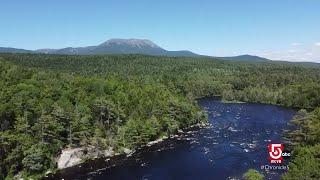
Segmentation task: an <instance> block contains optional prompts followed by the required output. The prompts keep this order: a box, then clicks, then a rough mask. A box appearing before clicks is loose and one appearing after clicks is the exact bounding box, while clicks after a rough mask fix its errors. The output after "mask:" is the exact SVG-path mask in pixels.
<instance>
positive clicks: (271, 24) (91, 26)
mask: <svg viewBox="0 0 320 180" xmlns="http://www.w3.org/2000/svg"><path fill="white" fill-rule="evenodd" d="M318 7H320V1H298V0H294V1H289V0H284V1H281V2H279V1H276V0H271V1H266V2H257V1H253V0H245V1H241V2H238V1H232V0H227V1H206V0H203V1H197V2H195V1H183V3H181V2H178V1H175V2H172V1H169V0H164V1H161V2H150V1H146V0H139V1H135V2H132V1H125V0H123V1H113V0H112V1H99V0H94V1H90V2H79V1H75V0H70V1H67V2H66V1H62V0H57V1H50V2H46V1H40V0H30V1H28V2H22V1H17V0H11V1H9V0H4V1H3V2H2V3H1V7H0V19H1V22H2V27H5V28H1V29H0V36H1V40H0V47H13V48H22V49H29V50H35V49H43V48H54V49H56V48H65V47H82V46H91V45H97V44H100V43H102V42H104V41H106V40H108V39H112V38H124V39H128V38H137V39H149V40H151V41H153V42H154V43H156V44H157V45H159V46H160V47H162V48H164V49H167V50H190V51H192V52H194V53H197V54H202V55H209V56H236V55H242V54H250V55H257V56H261V57H265V58H268V59H272V60H287V61H312V62H320V33H319V32H320V24H319V23H318V17H320V11H319V10H318Z"/></svg>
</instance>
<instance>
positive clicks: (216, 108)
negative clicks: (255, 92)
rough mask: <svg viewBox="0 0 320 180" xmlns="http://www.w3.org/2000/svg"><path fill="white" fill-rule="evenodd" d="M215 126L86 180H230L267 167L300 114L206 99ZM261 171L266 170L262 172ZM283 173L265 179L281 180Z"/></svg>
mask: <svg viewBox="0 0 320 180" xmlns="http://www.w3.org/2000/svg"><path fill="white" fill-rule="evenodd" d="M199 104H200V105H201V106H202V107H203V108H204V109H205V110H206V111H207V112H208V117H209V122H210V124H211V125H212V126H211V127H208V128H206V129H201V130H199V131H191V132H188V133H186V135H185V137H184V138H182V139H180V140H176V141H174V143H171V144H167V145H166V147H163V149H161V150H157V151H152V152H146V153H143V154H142V155H140V156H139V158H137V159H135V160H133V161H132V160H131V161H128V162H127V163H125V164H123V165H121V166H116V167H112V168H108V169H104V170H103V171H97V172H93V173H91V174H90V175H87V176H86V178H90V179H117V180H120V179H130V180H131V179H153V180H158V179H159V180H160V179H161V180H163V179H168V180H170V179H179V180H180V179H183V180H188V179H196V180H200V179H230V178H239V177H241V176H242V174H243V173H244V172H245V171H247V170H248V169H249V168H253V169H257V170H259V171H260V166H261V165H264V164H268V159H267V157H268V152H267V144H268V143H271V142H276V143H279V142H282V140H281V136H282V131H283V129H284V128H286V126H287V123H288V121H289V120H290V119H291V118H292V116H293V115H294V113H295V111H293V110H289V109H285V108H282V107H279V106H272V105H264V104H252V103H244V104H233V103H228V104H224V103H221V102H220V101H217V100H214V99H202V100H200V101H199ZM261 172H262V171H261ZM280 174H281V171H277V170H274V171H273V172H270V173H269V174H266V176H267V178H268V179H278V178H279V175H280Z"/></svg>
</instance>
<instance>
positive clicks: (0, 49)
mask: <svg viewBox="0 0 320 180" xmlns="http://www.w3.org/2000/svg"><path fill="white" fill-rule="evenodd" d="M0 53H33V51H30V50H25V49H17V48H9V47H0Z"/></svg>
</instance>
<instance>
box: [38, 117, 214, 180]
mask: <svg viewBox="0 0 320 180" xmlns="http://www.w3.org/2000/svg"><path fill="white" fill-rule="evenodd" d="M210 126H211V125H210V124H209V123H198V124H195V125H192V126H190V127H188V128H185V129H183V130H178V132H177V133H176V134H175V135H171V136H170V137H166V136H165V137H162V138H159V139H157V140H155V141H151V142H149V143H147V144H145V145H143V146H141V147H139V148H137V149H132V150H130V149H126V148H125V149H124V150H123V151H122V153H116V152H114V151H113V150H106V152H107V154H103V153H100V156H99V155H97V151H90V152H91V153H93V154H90V155H88V154H87V155H86V156H81V155H80V154H82V155H83V153H82V152H81V153H80V151H83V149H82V148H74V149H66V150H63V151H64V152H67V153H68V152H75V154H78V156H75V157H74V159H75V160H76V161H74V160H72V163H74V164H72V165H70V166H66V167H64V168H61V166H60V168H59V169H57V170H56V171H55V172H49V173H47V174H46V175H45V177H44V179H49V180H51V179H52V180H54V179H74V178H75V177H78V176H79V174H88V173H91V172H92V171H94V172H97V173H98V172H99V171H102V170H106V169H108V168H111V167H115V166H121V165H123V164H124V163H128V162H129V163H130V162H133V161H136V160H137V159H139V158H138V157H139V156H140V155H141V154H144V153H146V152H153V151H157V152H159V151H163V150H166V149H170V148H173V144H175V143H176V142H177V141H181V140H189V139H188V138H187V136H188V135H189V134H190V133H194V132H196V131H199V130H200V129H202V128H209V127H210ZM90 152H89V153H90ZM87 153H88V152H87ZM61 156H62V154H61V155H60V157H61ZM71 156H72V155H71ZM81 157H87V158H85V159H81ZM88 157H91V158H88ZM58 166H59V163H58Z"/></svg>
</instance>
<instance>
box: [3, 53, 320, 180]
mask: <svg viewBox="0 0 320 180" xmlns="http://www.w3.org/2000/svg"><path fill="white" fill-rule="evenodd" d="M0 77H1V78H0V89H1V90H0V100H1V104H0V121H1V127H0V128H1V132H0V135H1V136H0V155H1V156H0V167H1V169H0V172H1V174H0V179H1V177H5V176H7V177H11V176H13V175H14V174H16V173H18V172H21V171H22V172H23V173H24V174H25V175H26V176H29V175H35V174H41V173H43V172H44V171H45V170H47V169H50V168H52V169H54V168H55V166H56V165H55V163H54V157H55V156H57V155H58V154H59V152H60V150H61V149H63V148H66V147H79V146H81V147H87V146H94V147H96V148H100V149H105V148H108V147H114V148H115V149H117V150H119V151H120V150H121V148H122V147H127V148H135V147H137V146H140V145H142V144H145V143H147V142H148V141H151V140H155V139H157V138H159V137H161V136H163V135H170V134H172V133H175V132H176V131H177V130H178V129H180V128H185V127H188V126H190V125H192V124H195V123H198V122H204V121H205V120H206V117H205V113H204V112H203V111H202V110H201V109H200V108H199V106H198V105H197V103H196V101H195V100H196V98H199V97H205V96H222V98H223V99H224V100H228V101H246V102H260V103H269V104H278V105H282V106H287V107H293V108H303V109H306V110H307V111H310V110H313V109H315V108H316V107H319V106H320V69H319V68H312V67H303V66H301V65H295V64H284V63H272V62H268V63H241V62H237V63H236V62H226V61H222V60H217V59H214V58H208V57H200V58H186V57H153V56H144V55H105V56H66V55H44V54H0ZM307 111H306V112H305V114H307V113H308V112H307ZM310 117H311V116H310ZM312 117H313V116H312ZM308 119H313V120H310V122H309V121H308V122H307V124H308V123H311V124H316V123H319V118H318V119H317V118H316V119H314V118H308ZM297 122H298V120H297ZM304 124H305V123H304V122H298V124H297V125H298V126H301V128H302V130H301V131H299V132H295V133H296V134H298V135H296V136H293V134H294V133H293V134H292V136H290V138H293V137H294V138H296V139H299V138H301V137H302V138H307V139H308V143H309V142H310V143H313V144H317V143H319V139H317V138H316V137H319V136H318V133H319V132H317V131H316V128H315V127H319V126H318V125H317V126H310V127H312V128H313V129H312V130H309V129H306V127H305V126H304ZM306 126H307V125H306ZM308 127H309V126H308ZM311 132H312V133H311ZM310 133H311V134H310ZM301 134H302V135H301ZM300 135H301V137H300ZM49 146H50V148H49Z"/></svg>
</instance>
